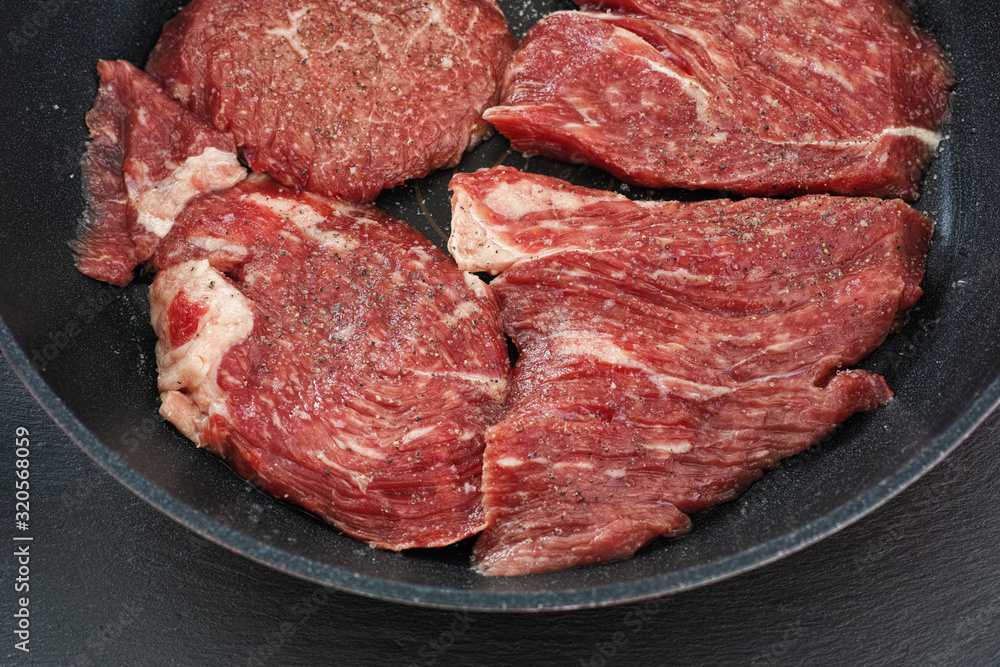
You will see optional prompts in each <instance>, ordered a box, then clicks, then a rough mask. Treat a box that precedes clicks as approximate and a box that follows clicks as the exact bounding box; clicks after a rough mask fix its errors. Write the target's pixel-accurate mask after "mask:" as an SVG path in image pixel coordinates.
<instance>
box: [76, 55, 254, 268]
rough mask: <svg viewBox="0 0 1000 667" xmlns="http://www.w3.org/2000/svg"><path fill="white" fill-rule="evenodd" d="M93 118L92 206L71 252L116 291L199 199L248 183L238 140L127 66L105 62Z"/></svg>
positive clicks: (87, 179)
mask: <svg viewBox="0 0 1000 667" xmlns="http://www.w3.org/2000/svg"><path fill="white" fill-rule="evenodd" d="M97 71H98V74H99V75H100V79H101V83H100V87H99V89H98V93H97V99H96V100H95V101H94V107H93V109H91V111H90V112H89V113H88V114H87V126H88V128H89V129H90V136H91V141H90V142H89V143H88V144H87V151H86V153H85V154H84V158H83V164H82V171H83V180H84V189H85V192H86V194H87V200H88V203H89V207H90V210H89V213H88V218H87V221H86V223H85V224H84V225H83V226H82V227H81V229H80V232H79V234H78V238H77V240H76V241H75V243H74V245H73V247H74V250H75V251H76V256H77V267H78V268H79V269H80V271H82V272H83V273H85V274H86V275H88V276H90V277H92V278H96V279H97V280H103V281H104V282H108V283H112V284H114V285H119V286H124V285H127V284H128V283H130V282H131V281H132V274H133V271H134V270H135V268H136V266H138V265H139V264H141V263H143V262H146V261H147V260H149V259H150V258H151V257H152V256H153V254H154V253H155V251H156V248H157V246H158V244H159V242H160V239H162V238H163V237H164V236H165V235H166V233H167V232H168V231H170V227H171V225H172V224H173V220H174V217H175V216H176V215H177V214H178V213H180V211H181V209H183V208H184V205H185V204H187V202H188V201H190V200H191V199H192V198H193V197H195V196H197V195H198V194H201V193H202V192H207V191H210V190H216V189H222V188H227V187H229V186H230V185H233V184H235V183H238V182H239V181H241V180H243V178H245V177H246V169H245V168H244V167H243V166H242V165H241V164H240V162H239V160H238V159H237V157H236V147H235V145H234V144H233V141H232V139H230V138H229V137H227V136H226V135H224V134H222V133H220V132H217V131H216V130H214V129H212V128H211V127H209V126H208V125H206V124H205V123H204V122H203V121H202V120H200V119H199V118H198V117H197V116H195V115H194V114H192V113H191V112H189V111H188V110H187V109H185V108H184V107H182V106H181V105H180V104H178V103H177V102H176V101H174V100H172V99H171V98H170V97H169V96H168V95H167V94H166V93H164V92H163V89H162V88H160V86H159V84H157V83H156V81H154V80H153V79H152V77H150V76H149V75H147V74H145V73H144V72H142V71H141V70H138V69H136V68H135V67H133V66H132V65H130V64H129V63H127V62H125V61H123V60H119V61H107V60H102V61H100V62H99V63H98V65H97Z"/></svg>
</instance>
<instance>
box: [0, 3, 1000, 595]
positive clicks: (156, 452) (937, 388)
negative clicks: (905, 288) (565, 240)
mask: <svg viewBox="0 0 1000 667" xmlns="http://www.w3.org/2000/svg"><path fill="white" fill-rule="evenodd" d="M177 4H178V3H177V2H165V1H163V0H129V1H128V2H125V1H120V2H113V1H111V0H104V1H97V2H73V3H70V2H66V0H34V1H30V0H29V1H26V2H14V1H11V2H7V3H6V4H5V7H4V11H3V13H4V21H3V28H2V31H0V40H2V41H3V45H2V46H0V100H2V101H0V104H2V107H0V108H2V112H0V118H2V119H3V129H2V130H0V157H2V160H3V169H2V174H3V178H2V179H0V192H2V196H0V221H2V222H0V318H2V322H0V345H2V347H3V350H4V352H5V354H6V355H7V357H8V359H9V360H10V362H11V364H12V365H13V366H14V368H15V369H16V371H17V373H18V374H19V375H20V377H21V378H22V379H23V380H24V382H25V384H26V385H27V386H28V387H29V388H30V390H31V391H32V392H33V394H34V395H35V396H36V397H37V398H38V400H39V401H40V403H41V404H42V405H43V406H44V407H45V408H46V409H47V410H48V411H49V413H50V414H51V415H52V416H53V418H54V419H55V420H56V421H57V422H58V423H60V424H61V425H62V426H63V427H64V428H65V429H66V431H67V432H68V433H69V434H70V435H71V436H72V438H73V439H74V440H75V441H76V442H77V443H78V444H79V445H80V446H81V447H82V448H83V449H84V450H86V451H87V452H88V453H89V454H90V455H91V456H93V457H94V458H95V459H97V460H98V461H99V462H100V463H101V464H102V465H103V466H104V467H105V468H106V469H107V470H108V471H109V472H110V473H111V474H113V475H115V476H116V477H117V478H118V479H119V480H121V481H122V483H123V484H126V485H127V486H128V487H130V488H131V489H133V490H134V491H135V492H136V493H138V494H139V495H140V496H142V497H143V498H145V499H146V500H148V501H149V502H151V503H153V504H154V505H156V506H157V507H159V508H160V509H162V510H163V511H164V512H166V513H167V514H169V515H170V516H173V517H174V518H176V519H177V520H178V521H180V522H182V523H184V524H185V525H187V526H188V527H189V528H191V529H192V530H194V531H197V532H198V533H200V534H202V535H204V536H205V537H207V538H208V539H211V540H213V541H216V542H218V543H220V544H223V545H226V546H227V547H230V548H232V549H235V550H236V551H239V552H241V553H243V554H245V555H246V556H248V557H250V558H252V559H254V560H257V561H260V562H263V563H266V564H268V565H271V566H273V567H275V568H278V569H280V570H284V571H286V572H290V573H292V574H295V575H297V576H301V577H304V578H307V579H311V580H314V581H317V582H321V583H324V584H328V585H331V586H334V587H336V588H340V589H343V590H349V591H354V592H357V593H361V594H364V595H370V596H375V597H380V598H385V599H391V600H400V601H404V602H414V603H419V604H426V605H435V606H443V607H456V608H468V609H535V608H567V607H581V606H594V605H603V604H610V603H614V602H621V601H626V600H635V599H639V598H643V597H649V596H654V595H660V594H663V593H669V592H673V591H678V590H681V589H684V588H689V587H691V586H696V585H699V584H705V583H708V582H711V581H714V580H717V579H720V578H723V577H726V576H730V575H732V574H734V573H737V572H740V571H743V570H746V569H749V568H752V567H755V566H758V565H760V564H762V563H765V562H768V561H770V560H773V559H776V558H779V557H781V556H783V555H785V554H787V553H789V552H791V551H794V550H796V549H799V548H801V547H803V546H805V545H807V544H809V543H811V542H813V541H815V540H818V539H819V538H821V537H823V536H825V535H828V534H829V533H831V532H833V531H835V530H837V529H838V528H840V527H842V526H844V525H845V524H846V523H849V522H851V521H853V520H855V519H857V518H858V517H859V516H861V515H863V514H864V513H865V512H867V511H869V510H871V509H872V508H874V507H876V506H878V505H879V504H880V503H882V502H883V501H885V500H886V499H887V498H889V497H890V496H891V495H893V494H894V493H896V492H897V491H899V490H900V489H901V488H903V487H904V486H906V485H907V484H909V483H910V482H912V481H913V480H914V479H916V478H917V477H918V476H919V475H920V474H922V473H923V472H925V471H926V470H927V469H928V468H929V467H930V466H932V465H933V464H934V463H935V462H937V461H938V460H940V459H941V458H942V457H943V456H945V455H946V454H947V453H948V451H949V450H951V449H952V448H953V447H954V446H955V445H957V444H958V443H959V442H960V441H961V439H962V438H963V437H964V436H965V435H966V434H967V433H968V432H969V431H970V430H971V429H972V428H973V427H974V426H975V425H976V424H977V423H978V422H979V421H980V420H981V419H982V417H983V416H985V415H986V414H987V413H988V412H989V410H990V409H991V408H992V407H993V406H994V405H995V404H996V403H997V401H998V398H1000V344H998V341H1000V308H997V307H996V305H995V304H996V301H997V299H996V297H995V296H994V291H995V289H996V286H997V285H1000V256H998V252H997V248H998V244H1000V226H998V224H997V222H996V214H995V211H996V210H997V208H998V197H997V194H996V192H997V187H996V183H997V180H998V179H997V171H998V170H997V165H998V164H1000V137H998V136H997V135H998V126H1000V123H998V122H997V119H998V111H997V109H1000V101H998V99H997V97H998V93H997V91H998V90H1000V80H998V79H1000V78H998V76H997V75H998V72H1000V50H998V49H996V48H995V40H996V35H997V34H1000V18H998V16H997V14H998V12H997V10H996V9H994V3H993V2H992V1H991V0H979V1H975V0H935V1H930V0H926V1H923V2H918V3H917V5H916V12H917V15H918V18H919V20H920V22H921V23H922V24H923V25H924V26H925V27H927V28H929V29H930V30H932V31H933V32H934V34H935V35H936V36H937V38H938V39H939V40H940V41H941V42H942V43H943V44H944V45H945V47H946V48H947V50H948V52H949V54H950V56H951V58H952V62H953V64H954V67H955V72H956V75H957V79H958V82H959V83H958V87H957V89H956V91H955V97H954V110H953V116H952V121H951V124H950V126H949V127H948V128H947V131H946V135H947V139H946V140H945V141H944V142H943V144H942V146H941V154H940V157H939V158H938V160H937V162H935V164H934V165H933V167H932V169H931V171H930V174H929V175H928V177H927V180H926V181H925V185H924V196H923V198H922V199H921V200H920V202H919V203H918V208H920V209H921V210H923V211H924V212H926V213H927V214H929V215H930V216H931V217H932V218H933V219H934V220H935V221H936V222H937V231H936V234H935V237H934V246H933V249H932V251H931V254H930V257H929V258H928V267H927V269H928V270H927V277H926V279H925V282H924V286H925V288H926V295H925V296H924V297H923V299H922V300H921V302H920V304H919V306H918V307H917V308H916V309H915V311H914V312H913V313H912V317H911V320H910V322H909V324H908V325H907V327H906V328H905V329H904V330H903V331H902V332H901V333H899V334H896V335H894V336H892V337H891V338H890V339H889V340H888V341H887V342H886V343H885V345H883V346H882V347H881V348H880V349H879V350H878V351H876V352H875V354H873V355H872V356H871V357H870V358H868V359H867V360H865V362H864V363H863V367H865V368H867V369H870V370H873V371H876V372H879V373H882V374H884V375H885V377H886V380H887V381H888V383H889V385H890V386H891V387H892V388H893V390H894V391H895V392H896V399H895V400H894V401H893V402H892V403H891V405H889V406H888V407H887V408H884V409H882V410H878V411H876V412H874V413H871V414H867V415H860V416H857V417H854V418H853V419H851V420H850V421H849V422H847V423H846V424H845V425H844V426H843V427H841V428H840V429H838V430H837V431H836V432H835V433H834V435H833V436H832V437H830V438H829V439H827V440H826V441H824V442H823V443H821V444H820V445H818V446H817V447H814V448H813V449H811V450H809V451H808V452H805V453H804V454H801V455H799V456H796V457H793V458H791V459H788V460H787V461H785V462H784V463H783V464H782V465H780V466H779V467H778V468H777V469H775V470H774V471H772V472H770V473H768V474H767V475H766V476H765V477H764V479H763V480H762V481H760V482H758V483H757V484H755V485H753V487H751V488H750V489H749V490H748V491H747V492H746V493H745V494H744V495H743V496H742V497H741V498H740V499H738V500H736V501H734V502H732V503H729V504H726V505H724V506H721V507H717V508H715V509H713V510H710V511H707V512H704V513H702V514H699V515H697V516H696V517H695V519H694V521H695V528H694V530H693V531H692V532H691V534H689V535H688V536H686V537H683V538H681V539H674V540H660V541H658V542H656V543H654V544H653V545H651V546H649V547H647V548H645V549H643V550H642V551H641V552H639V553H638V554H637V555H636V556H635V557H634V558H631V559H629V560H627V561H623V562H619V563H611V564H606V565H600V566H596V567H589V568H582V569H578V570H570V571H565V572H557V573H553V574H546V575H533V576H527V577H520V578H492V579H491V578H485V577H482V576H480V575H477V574H475V573H474V572H472V570H471V569H470V568H469V567H468V565H467V558H468V553H469V545H468V544H461V545H457V546H454V547H450V548H447V549H437V550H425V551H413V552H408V553H404V554H395V553H389V552H384V551H377V550H373V549H369V548H368V547H366V546H364V545H362V544H361V543H359V542H357V541H355V540H353V539H351V538H348V537H346V536H344V535H342V534H340V533H339V532H337V531H336V530H334V529H331V528H329V527H327V526H326V525H325V524H323V523H321V522H320V521H318V520H316V519H315V518H313V517H312V516H310V515H308V514H306V513H305V512H302V511H299V510H297V509H295V508H294V507H292V506H290V505H287V504H285V503H282V502H280V501H277V500H273V499H271V498H269V497H267V496H265V495H263V494H262V493H260V492H258V491H256V490H255V489H253V488H252V487H251V486H249V485H248V484H246V483H245V482H243V481H242V480H241V479H239V478H238V477H237V476H236V475H235V474H233V473H232V472H231V471H230V470H229V469H228V468H227V467H226V466H225V465H224V464H223V463H221V462H220V461H219V460H217V459H215V458H213V457H211V456H209V455H208V454H206V453H204V452H201V451H198V450H196V449H195V448H194V447H193V446H192V445H191V443H190V442H188V441H187V440H186V439H184V438H183V437H182V436H181V435H180V434H178V433H177V432H176V431H175V430H174V429H173V428H172V427H171V426H169V425H167V424H166V423H165V422H163V420H161V419H160V418H159V416H158V415H157V412H156V410H157V407H158V396H157V393H156V383H155V360H154V357H153V344H154V337H153V332H152V329H151V327H150V326H149V321H148V306H147V303H146V289H147V285H146V284H144V283H143V282H142V281H139V282H137V283H135V284H133V285H131V286H129V287H128V288H125V289H119V288H115V287H111V286H108V285H104V284H101V283H98V282H95V281H93V280H90V279H88V278H86V277H84V276H83V275H81V274H79V273H78V272H77V271H75V270H74V268H73V263H72V254H71V252H70V249H69V246H68V241H69V240H70V239H71V238H72V237H73V235H74V231H75V228H76V225H77V222H78V221H79V220H80V217H81V215H82V214H83V210H84V200H83V196H82V193H81V188H80V175H79V166H78V160H79V158H80V155H81V154H82V151H83V146H84V141H85V139H86V128H85V126H84V123H83V117H84V114H85V113H86V111H87V109H89V107H90V105H91V103H92V101H93V98H94V94H95V92H96V86H97V82H96V77H95V73H94V67H95V64H96V62H97V60H98V58H125V59H127V60H130V61H132V62H133V63H136V64H139V65H143V64H144V62H145V55H146V54H147V53H148V52H149V49H150V48H151V47H152V45H153V43H154V42H155V40H156V37H157V35H158V33H159V30H160V26H162V24H163V23H164V22H165V21H166V20H167V19H168V18H170V16H172V15H173V14H174V12H175V11H176V8H177ZM500 4H501V6H502V7H503V9H504V11H505V12H506V14H507V17H508V19H509V20H510V22H511V24H512V26H513V28H514V30H515V32H517V33H518V35H521V34H523V33H524V31H525V30H526V29H527V28H528V27H530V26H531V25H532V24H533V23H534V22H535V21H536V20H537V19H538V18H540V17H541V16H543V15H545V14H546V13H548V12H549V11H552V10H555V9H564V8H570V4H569V3H568V2H559V1H557V0H534V1H533V2H525V3H521V2H517V1H516V0H511V1H506V2H505V1H503V0H501V2H500ZM507 148H508V144H507V142H506V141H505V140H504V139H503V138H502V137H495V138H493V139H492V140H490V141H489V142H488V143H486V144H485V145H483V146H482V147H480V148H479V149H478V150H477V151H476V152H475V153H474V154H472V155H470V156H468V157H467V159H466V160H465V161H464V162H463V163H462V165H461V166H460V169H462V170H471V169H474V168H478V167H481V166H491V165H492V164H494V163H496V162H497V161H498V160H501V159H502V160H503V161H504V163H505V164H509V165H512V166H516V167H520V168H527V169H528V170H531V171H539V172H542V173H546V174H551V175H554V176H559V177H561V178H566V179H569V180H571V181H573V182H576V183H580V184H583V185H589V186H596V187H603V188H607V187H616V188H619V189H620V191H623V192H625V193H626V194H628V195H630V196H649V194H648V193H647V192H644V191H640V190H638V189H634V188H633V189H631V190H628V191H625V190H622V189H621V186H620V185H619V184H617V183H616V182H613V181H611V179H609V178H608V176H607V175H606V174H603V173H600V172H597V171H594V170H591V169H587V168H583V167H577V166H572V165H565V164H560V163H555V162H551V161H546V160H541V159H534V158H533V159H531V160H525V159H524V158H522V157H520V156H519V155H517V154H516V153H515V154H508V152H507ZM450 176H451V171H450V170H449V171H446V172H442V173H439V174H436V175H433V176H431V177H429V178H426V179H423V180H422V181H420V182H419V183H418V184H410V185H408V186H406V187H401V188H397V189H396V190H395V191H391V192H388V193H385V194H384V195H383V196H382V197H381V199H380V200H379V204H380V205H381V206H382V207H383V208H384V209H385V210H386V211H387V212H389V213H391V214H393V215H396V216H398V217H401V218H403V219H404V220H406V221H408V222H409V223H410V224H412V225H414V226H415V227H417V228H418V229H420V230H421V231H422V232H423V233H424V234H426V235H427V236H428V237H429V238H430V239H431V240H433V241H434V242H436V243H438V244H439V245H443V244H444V237H445V235H447V233H448V220H449V198H448V194H447V181H448V179H449V178H450ZM657 196H660V197H663V198H671V197H680V198H691V197H693V196H694V197H704V196H706V195H704V194H698V195H692V194H690V193H679V192H674V191H663V192H661V193H659V194H658V195H657ZM146 283H148V279H147V280H146ZM818 548H822V547H818Z"/></svg>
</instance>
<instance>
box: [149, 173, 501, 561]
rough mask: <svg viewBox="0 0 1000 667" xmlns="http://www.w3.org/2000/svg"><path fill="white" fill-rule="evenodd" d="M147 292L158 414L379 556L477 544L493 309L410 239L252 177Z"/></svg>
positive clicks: (372, 214) (175, 238)
mask: <svg viewBox="0 0 1000 667" xmlns="http://www.w3.org/2000/svg"><path fill="white" fill-rule="evenodd" d="M154 261H155V264H156V266H157V267H158V268H159V269H160V272H159V273H158V274H157V276H156V280H155V281H154V283H153V286H152V288H151V289H150V305H151V310H152V321H153V326H154V328H155V329H156V333H157V336H158V339H159V342H158V343H157V348H156V355H157V364H158V368H159V387H160V391H161V398H162V401H163V403H162V407H161V413H162V414H163V416H164V417H166V418H167V419H169V420H170V421H171V422H173V423H174V425H176V426H177V428H178V429H179V430H180V431H181V432H182V433H183V434H184V435H186V436H187V437H188V438H190V439H191V440H193V441H194V442H195V443H196V444H198V445H199V446H201V447H205V448H207V449H208V450H209V451H211V452H213V453H215V454H217V455H219V456H221V457H222V458H223V459H225V460H226V461H227V462H228V463H229V464H230V465H231V466H232V467H233V468H235V469H236V471H237V472H238V473H239V474H240V475H242V476H243V477H245V478H247V479H249V480H251V481H253V482H254V483H256V484H257V485H259V486H260V487H261V488H263V489H264V490H265V491H267V492H268V493H270V494H272V495H274V496H275V497H278V498H284V499H287V500H289V501H291V502H294V503H296V504H298V505H301V506H303V507H305V508H306V509H309V510H311V511H313V512H315V513H316V514H318V515H319V516H321V517H322V518H324V519H325V520H327V521H328V522H330V523H331V524H333V525H334V526H336V527H338V528H340V529H341V530H343V531H344V532H346V533H348V534H350V535H353V536H355V537H358V538H359V539H362V540H364V541H366V542H368V543H370V544H372V545H374V546H379V547H383V548H387V549H406V548H410V547H432V546H442V545H446V544H451V543H452V542H456V541H458V540H461V539H462V538H465V537H467V536H469V535H471V534H473V533H475V532H477V531H478V530H479V529H480V528H481V527H482V525H483V515H482V510H481V500H482V494H481V491H480V478H481V472H482V452H483V446H484V444H483V432H484V430H485V428H486V426H487V425H488V424H490V423H492V422H493V421H494V420H495V418H496V415H497V413H498V411H499V408H500V405H501V402H502V399H503V397H504V395H505V392H506V387H507V376H508V371H509V362H508V358H507V348H506V342H505V340H504V337H503V334H502V332H501V330H500V324H499V310H498V305H497V302H496V299H495V297H494V296H493V295H492V293H491V292H490V290H489V288H488V287H487V286H486V285H485V284H483V283H482V281H480V280H479V279H478V278H476V277H475V276H472V275H470V274H467V273H463V272H462V271H460V270H458V269H457V268H456V267H455V265H454V264H453V263H452V262H451V260H450V259H449V258H448V257H447V256H446V255H444V253H442V252H441V251H440V250H438V249H437V248H435V247H434V246H433V245H432V244H431V243H430V242H429V241H427V240H426V239H425V238H423V237H422V236H421V235H420V234H418V233H417V232H415V231H413V230H412V229H410V228H409V227H407V226H405V225H403V224H402V223H399V222H397V221H394V220H392V219H391V218H389V217H388V216H387V215H385V214H384V213H382V212H380V211H379V210H378V209H376V208H374V207H371V206H355V205H349V204H344V203H342V202H338V201H336V200H332V199H328V198H325V197H321V196H318V195H310V194H306V193H299V194H295V193H294V192H293V191H291V190H289V189H287V188H283V187H282V186H280V185H278V184H277V183H275V182H274V181H272V180H271V179H269V178H267V177H262V176H251V177H249V178H248V179H247V180H246V181H244V182H243V183H241V184H239V185H237V186H235V187H233V188H230V189H228V190H225V191H220V192H216V193H212V194H208V195H204V196H202V197H200V198H198V199H197V200H196V201H194V202H192V203H191V204H190V205H189V206H188V207H187V208H186V209H185V210H184V212H183V213H181V215H180V216H179V218H178V220H177V223H176V224H175V225H174V228H173V229H172V230H171V232H170V233H169V234H168V235H167V237H166V238H165V239H164V241H163V243H162V244H161V246H160V249H159V252H158V253H157V256H156V258H155V260H154Z"/></svg>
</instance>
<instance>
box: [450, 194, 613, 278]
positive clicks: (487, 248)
mask: <svg viewBox="0 0 1000 667" xmlns="http://www.w3.org/2000/svg"><path fill="white" fill-rule="evenodd" d="M616 199H618V200H623V201H627V198H626V197H624V196H622V195H616V194H611V193H608V194H606V195H601V196H596V197H588V196H584V195H580V194H577V193H575V192H567V191H563V190H555V189H552V188H547V187H544V186H540V185H537V184H536V183H534V182H532V181H530V180H529V179H523V180H520V181H518V182H516V183H508V182H505V181H500V182H497V183H495V184H494V185H493V186H492V188H491V189H490V192H489V194H487V195H486V197H484V198H483V199H482V201H478V200H476V199H475V198H473V197H472V196H470V194H469V192H468V191H466V190H465V189H464V188H461V187H459V188H456V189H455V194H454V203H453V206H452V211H453V213H452V221H451V237H450V238H449V239H448V251H449V252H451V254H452V256H453V257H454V258H455V261H456V262H457V263H458V267H459V268H460V269H462V270H464V271H487V272H489V273H492V274H493V275H496V274H498V273H500V272H501V271H506V270H507V269H509V268H510V267H511V266H513V265H514V264H515V263H517V262H518V261H521V260H524V259H531V258H535V257H542V256H545V255H551V254H554V253H556V252H562V251H565V250H570V249H572V250H580V251H583V252H587V251H588V249H587V248H578V247H576V246H562V247H549V248H546V249H545V250H544V251H542V252H535V253H529V252H526V251H525V250H524V249H522V248H519V247H517V246H516V245H515V244H514V243H512V242H510V241H509V239H508V238H507V237H506V233H505V232H506V229H505V227H504V226H503V225H502V224H501V225H497V224H494V223H492V222H490V217H491V216H490V215H488V213H489V212H492V213H494V214H496V215H498V216H499V217H500V218H501V219H502V220H505V221H511V220H517V219H518V218H521V217H523V216H525V215H528V214H531V213H541V212H546V211H552V212H555V211H558V210H575V209H579V208H583V207H584V206H589V205H591V204H595V203H600V202H606V201H613V200H616ZM546 225H547V227H548V228H549V229H557V228H558V227H559V223H558V221H556V220H552V221H549V222H547V223H546ZM536 226H537V225H536ZM575 231H578V232H584V231H586V230H585V229H577V230H575Z"/></svg>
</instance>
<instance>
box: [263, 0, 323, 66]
mask: <svg viewBox="0 0 1000 667" xmlns="http://www.w3.org/2000/svg"><path fill="white" fill-rule="evenodd" d="M311 10H312V7H303V8H302V9H299V10H298V11H294V12H288V27H287V28H268V29H267V30H265V31H264V33H265V34H268V35H272V36H274V37H280V38H282V39H284V40H285V41H286V42H288V45H289V46H290V47H292V50H293V51H295V53H296V54H297V55H298V56H299V58H301V59H303V60H306V59H308V58H309V52H308V51H306V48H305V47H304V46H302V42H301V41H299V22H300V21H301V20H302V17H303V16H305V15H306V14H308V13H309V12H310V11H311Z"/></svg>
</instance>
